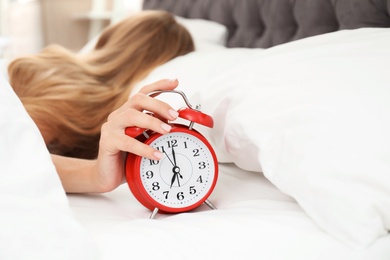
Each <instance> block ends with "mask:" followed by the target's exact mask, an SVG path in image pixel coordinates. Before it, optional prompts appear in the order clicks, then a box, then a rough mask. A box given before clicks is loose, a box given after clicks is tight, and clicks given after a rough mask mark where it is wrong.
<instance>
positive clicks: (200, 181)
mask: <svg viewBox="0 0 390 260" xmlns="http://www.w3.org/2000/svg"><path fill="white" fill-rule="evenodd" d="M196 182H199V183H203V179H202V175H200V176H199V178H198V179H196Z"/></svg>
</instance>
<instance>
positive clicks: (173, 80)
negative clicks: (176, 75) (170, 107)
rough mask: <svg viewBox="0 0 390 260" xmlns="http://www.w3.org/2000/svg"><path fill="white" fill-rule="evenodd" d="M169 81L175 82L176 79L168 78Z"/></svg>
mask: <svg viewBox="0 0 390 260" xmlns="http://www.w3.org/2000/svg"><path fill="white" fill-rule="evenodd" d="M168 81H169V82H175V81H177V79H168Z"/></svg>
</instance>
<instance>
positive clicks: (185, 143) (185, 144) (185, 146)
mask: <svg viewBox="0 0 390 260" xmlns="http://www.w3.org/2000/svg"><path fill="white" fill-rule="evenodd" d="M184 148H185V149H187V148H188V147H187V142H186V141H184Z"/></svg>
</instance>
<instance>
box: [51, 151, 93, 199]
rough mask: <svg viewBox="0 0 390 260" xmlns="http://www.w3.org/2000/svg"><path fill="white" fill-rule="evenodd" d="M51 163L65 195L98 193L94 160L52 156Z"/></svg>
mask: <svg viewBox="0 0 390 260" xmlns="http://www.w3.org/2000/svg"><path fill="white" fill-rule="evenodd" d="M51 157H52V160H53V163H54V165H55V167H56V169H57V173H58V175H59V177H60V179H61V182H62V186H63V187H64V189H65V191H66V192H67V193H87V192H91V193H92V192H100V191H99V188H98V187H97V185H96V180H95V178H94V176H95V173H96V171H97V168H96V167H97V166H96V165H97V164H96V160H85V159H77V158H69V157H63V156H58V155H52V156H51Z"/></svg>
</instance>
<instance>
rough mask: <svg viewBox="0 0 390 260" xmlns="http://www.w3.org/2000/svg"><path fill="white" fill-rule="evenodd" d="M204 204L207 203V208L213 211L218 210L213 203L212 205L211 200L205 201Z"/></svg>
mask: <svg viewBox="0 0 390 260" xmlns="http://www.w3.org/2000/svg"><path fill="white" fill-rule="evenodd" d="M204 203H205V204H206V205H207V206H209V207H210V208H211V209H217V208H216V207H215V206H214V205H213V203H211V202H210V201H209V200H205V201H204Z"/></svg>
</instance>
